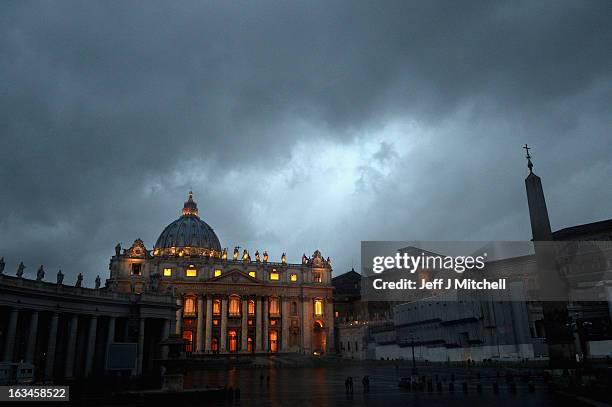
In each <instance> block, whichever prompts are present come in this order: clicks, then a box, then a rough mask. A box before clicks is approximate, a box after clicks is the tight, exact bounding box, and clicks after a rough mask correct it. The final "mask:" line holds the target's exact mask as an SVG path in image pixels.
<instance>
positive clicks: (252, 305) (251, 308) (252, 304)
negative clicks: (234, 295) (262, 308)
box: [249, 300, 255, 315]
mask: <svg viewBox="0 0 612 407" xmlns="http://www.w3.org/2000/svg"><path fill="white" fill-rule="evenodd" d="M249 315H255V301H253V300H249Z"/></svg>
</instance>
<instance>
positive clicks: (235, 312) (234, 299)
mask: <svg viewBox="0 0 612 407" xmlns="http://www.w3.org/2000/svg"><path fill="white" fill-rule="evenodd" d="M229 314H230V316H232V317H237V316H240V297H238V296H237V295H232V296H230V298H229Z"/></svg>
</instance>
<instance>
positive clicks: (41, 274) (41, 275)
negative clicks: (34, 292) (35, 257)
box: [36, 264, 45, 281]
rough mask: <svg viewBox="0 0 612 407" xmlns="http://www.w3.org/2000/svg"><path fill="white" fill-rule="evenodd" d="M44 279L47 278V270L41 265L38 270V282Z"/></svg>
mask: <svg viewBox="0 0 612 407" xmlns="http://www.w3.org/2000/svg"><path fill="white" fill-rule="evenodd" d="M44 278H45V270H44V269H43V266H42V264H41V265H40V267H39V268H38V270H36V281H42V280H43V279H44Z"/></svg>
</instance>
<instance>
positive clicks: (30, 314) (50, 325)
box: [0, 260, 177, 382]
mask: <svg viewBox="0 0 612 407" xmlns="http://www.w3.org/2000/svg"><path fill="white" fill-rule="evenodd" d="M23 268H24V267H23V264H21V265H20V267H19V269H18V270H17V276H9V275H6V274H4V273H3V271H4V261H3V260H0V360H1V361H2V362H5V363H16V362H20V361H23V362H26V363H30V364H32V365H34V367H35V368H34V374H35V377H36V379H37V380H38V381H45V382H51V381H57V380H70V379H73V378H77V377H85V376H96V375H102V374H105V373H108V371H109V370H122V371H125V372H126V373H128V374H132V375H140V374H142V373H145V372H147V371H151V370H152V369H154V368H155V362H154V361H155V359H159V358H161V357H163V354H162V349H161V347H160V346H159V342H160V341H161V340H163V339H166V338H167V337H168V335H169V333H170V330H171V327H172V325H173V324H174V317H175V315H176V309H177V307H176V303H175V299H174V298H172V297H171V296H168V295H159V294H156V293H146V294H145V293H141V294H138V295H137V294H130V293H119V292H111V291H109V290H108V289H105V288H100V287H99V284H98V285H97V287H96V288H85V287H81V278H79V279H78V280H77V283H76V284H75V285H74V286H69V285H65V284H64V282H63V274H62V273H61V271H60V272H59V273H58V275H57V282H56V283H50V282H46V281H44V274H45V273H44V270H43V268H42V266H41V267H40V268H39V269H38V272H37V279H36V280H30V279H26V278H24V277H23ZM98 281H99V280H98ZM122 345H123V346H124V347H127V352H126V351H125V350H124V352H123V359H124V360H121V361H120V362H121V363H119V365H116V364H113V363H112V362H111V360H109V354H111V352H109V350H110V349H111V348H112V347H113V346H122Z"/></svg>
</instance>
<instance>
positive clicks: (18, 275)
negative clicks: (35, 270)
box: [17, 261, 26, 278]
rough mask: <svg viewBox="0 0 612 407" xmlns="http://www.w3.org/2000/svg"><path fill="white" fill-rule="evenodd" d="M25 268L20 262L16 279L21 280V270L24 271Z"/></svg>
mask: <svg viewBox="0 0 612 407" xmlns="http://www.w3.org/2000/svg"><path fill="white" fill-rule="evenodd" d="M25 268H26V267H25V266H24V265H23V262H22V261H20V262H19V266H17V277H19V278H23V270H25Z"/></svg>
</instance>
